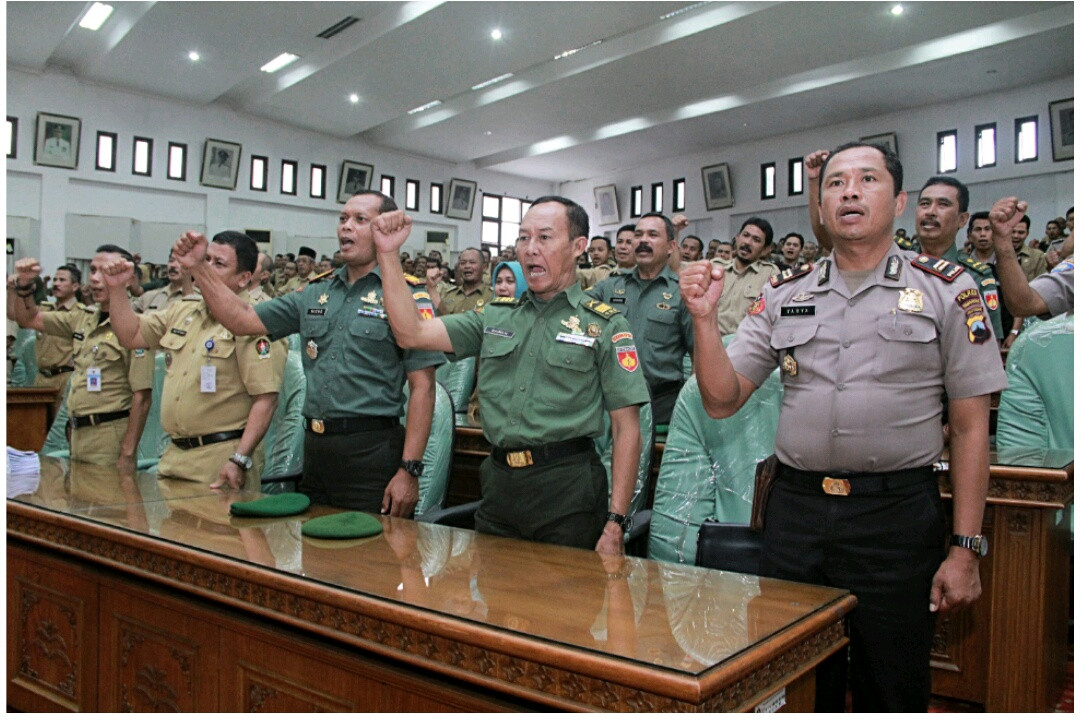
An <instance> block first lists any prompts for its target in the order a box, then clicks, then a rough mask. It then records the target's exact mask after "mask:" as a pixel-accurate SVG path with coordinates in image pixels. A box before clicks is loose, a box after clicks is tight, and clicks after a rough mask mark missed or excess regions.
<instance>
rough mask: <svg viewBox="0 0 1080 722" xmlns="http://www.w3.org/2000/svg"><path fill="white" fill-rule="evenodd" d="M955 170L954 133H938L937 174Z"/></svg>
mask: <svg viewBox="0 0 1080 722" xmlns="http://www.w3.org/2000/svg"><path fill="white" fill-rule="evenodd" d="M954 170H956V131H950V132H948V133H938V173H948V172H950V171H954Z"/></svg>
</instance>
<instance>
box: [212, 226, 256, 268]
mask: <svg viewBox="0 0 1080 722" xmlns="http://www.w3.org/2000/svg"><path fill="white" fill-rule="evenodd" d="M213 242H214V243H220V244H221V245H223V246H232V247H233V250H235V251H236V268H237V270H238V271H240V272H241V273H243V272H244V271H250V272H251V273H254V272H255V267H256V266H257V265H258V263H259V247H258V246H256V245H255V241H253V240H251V238H250V237H249V236H247V235H246V234H244V233H241V232H240V231H222V232H221V233H219V234H217V235H216V236H214V238H213Z"/></svg>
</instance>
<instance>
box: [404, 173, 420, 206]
mask: <svg viewBox="0 0 1080 722" xmlns="http://www.w3.org/2000/svg"><path fill="white" fill-rule="evenodd" d="M405 210H407V211H417V210H420V181H415V180H406V181H405Z"/></svg>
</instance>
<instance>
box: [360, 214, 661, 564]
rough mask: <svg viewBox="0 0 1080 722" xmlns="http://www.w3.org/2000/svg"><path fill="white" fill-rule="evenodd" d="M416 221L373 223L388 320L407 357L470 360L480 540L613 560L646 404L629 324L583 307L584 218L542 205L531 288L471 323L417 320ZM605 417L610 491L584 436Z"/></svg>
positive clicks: (532, 229) (602, 308) (523, 241)
mask: <svg viewBox="0 0 1080 722" xmlns="http://www.w3.org/2000/svg"><path fill="white" fill-rule="evenodd" d="M411 224H412V221H411V219H409V218H408V217H407V216H405V215H404V214H394V215H384V216H381V217H380V218H378V219H377V220H376V222H375V233H374V237H375V244H376V246H377V247H378V251H379V254H378V257H379V264H380V265H381V267H382V269H383V274H384V278H383V285H384V289H385V293H386V299H385V300H386V310H387V312H388V314H389V316H390V323H391V326H392V328H393V329H394V334H395V336H396V337H397V338H398V339H399V341H400V342H401V343H402V344H403V345H405V346H407V347H413V348H429V349H436V350H441V351H448V352H453V353H454V354H455V355H456V356H458V357H464V356H479V362H478V366H477V375H478V381H477V384H478V388H479V399H480V410H481V415H482V416H483V419H484V434H485V436H486V437H487V439H488V440H489V441H491V443H492V444H493V446H494V448H493V450H492V454H491V456H490V457H489V458H488V459H486V460H485V461H484V463H483V464H482V465H481V467H480V484H481V490H482V494H483V499H482V501H481V504H480V509H479V511H478V512H477V514H476V529H477V530H478V531H481V532H485V533H491V534H498V535H501V536H513V537H521V538H526V539H531V540H534V541H541V542H548V543H554V544H566V545H571V546H578V547H583V548H590V549H592V548H595V549H596V551H598V552H602V553H611V554H620V553H622V541H623V532H624V530H625V529H626V528H628V524H627V521H628V520H627V519H626V513H627V511H628V508H629V504H630V497H631V495H632V494H633V489H634V479H635V476H636V473H637V464H638V454H639V452H640V449H641V431H640V426H639V423H638V409H637V407H638V405H640V404H642V403H644V402H645V401H647V400H648V398H649V396H648V390H647V388H646V386H645V378H644V375H643V374H642V372H641V369H640V360H639V358H638V353H637V347H636V346H635V343H634V336H633V333H631V331H630V325H629V323H627V321H626V318H625V317H624V316H623V315H622V314H620V313H619V312H618V310H616V309H615V308H613V307H612V306H611V305H610V304H607V303H604V302H601V301H597V300H595V299H591V298H588V297H587V296H585V294H584V292H583V291H582V290H581V287H580V286H579V285H578V284H577V283H576V279H575V274H574V271H575V266H576V259H577V257H578V256H579V255H581V253H582V252H583V251H584V250H585V246H586V244H587V243H588V234H589V217H588V214H587V213H586V212H585V210H584V209H583V208H582V207H581V206H579V205H577V204H576V203H574V202H573V201H571V200H568V199H566V198H560V197H557V196H545V197H542V198H538V199H537V200H536V201H534V202H533V205H532V207H531V208H530V209H529V211H528V212H527V213H526V214H525V217H524V218H523V219H522V222H521V227H520V230H519V232H518V239H517V245H516V250H517V257H518V260H519V262H520V263H521V265H522V267H523V269H524V271H525V279H526V282H527V283H528V285H529V290H528V291H526V292H525V293H524V294H523V296H522V297H521V299H520V300H519V299H514V298H498V299H495V300H493V301H492V302H491V303H489V304H487V305H486V306H485V307H484V308H483V310H481V311H480V312H478V313H464V314H457V315H454V316H446V317H440V318H436V319H433V320H427V321H421V320H420V319H418V317H417V314H416V309H415V307H414V302H413V294H412V293H411V291H410V288H409V285H408V284H407V282H406V279H405V275H404V273H403V272H402V270H401V260H400V257H399V255H398V253H399V250H400V248H401V246H402V245H403V244H404V243H405V241H406V240H407V239H408V234H409V229H410V227H411ZM605 411H606V412H608V413H609V414H610V415H611V426H612V438H613V453H612V464H611V468H612V479H611V492H610V495H609V492H608V483H607V474H606V472H605V470H604V467H603V465H602V464H601V463H600V460H599V458H598V457H597V455H596V451H595V449H594V447H593V445H592V441H591V439H590V437H593V436H597V435H599V434H600V433H601V430H602V428H603V413H604V412H605Z"/></svg>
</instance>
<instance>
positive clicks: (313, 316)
mask: <svg viewBox="0 0 1080 722" xmlns="http://www.w3.org/2000/svg"><path fill="white" fill-rule="evenodd" d="M396 210H397V205H396V204H395V203H394V199H393V198H390V197H389V196H385V195H383V194H382V193H378V192H376V191H364V192H362V193H360V194H358V195H355V196H353V197H352V198H350V199H349V201H348V202H347V203H346V204H345V206H344V208H342V210H341V213H340V215H339V217H338V226H337V236H338V243H339V246H340V248H341V253H342V257H343V260H344V261H345V265H344V267H342V268H339V269H337V270H335V271H331V272H330V273H329V274H328V275H326V276H324V277H321V278H317V279H312V280H311V281H310V282H309V283H307V284H306V285H305V287H304V288H303V289H301V290H300V291H298V292H296V293H288V294H285V295H284V296H280V297H278V298H274V299H271V300H269V301H264V302H263V303H260V304H259V305H258V306H255V307H252V306H250V305H249V304H248V303H247V302H246V301H245V300H244V299H243V298H241V297H240V296H238V295H237V294H235V293H233V291H232V290H231V289H230V288H228V286H226V285H225V284H224V283H222V282H221V280H220V279H219V278H218V277H217V275H216V274H214V273H213V272H211V271H210V270H209V268H208V266H207V264H206V263H204V262H203V258H204V256H205V254H206V248H207V241H206V237H205V236H203V235H202V234H200V233H194V232H189V233H185V234H184V235H183V236H181V237H180V240H179V241H177V243H176V246H175V247H174V252H175V253H176V254H177V258H178V259H179V260H180V263H181V264H182V265H183V266H185V267H186V268H192V269H193V272H194V276H195V281H196V283H198V285H199V288H200V289H202V294H203V298H205V299H206V304H207V306H208V307H209V308H210V312H211V313H212V314H213V315H214V318H216V319H218V321H220V322H221V324H222V325H223V326H224V327H225V328H227V329H228V330H229V331H231V332H232V333H234V334H237V335H244V336H259V335H269V336H270V338H271V339H280V338H284V337H286V336H289V335H290V334H293V333H299V334H300V344H301V352H302V353H303V361H304V373H305V376H306V379H307V395H306V397H305V399H304V417H305V419H304V428H305V434H304V477H303V479H302V481H301V482H300V484H299V491H301V492H303V493H305V494H307V495H308V496H309V497H311V499H312V501H314V502H316V503H321V504H329V505H332V506H338V507H343V508H348V509H357V510H360V511H368V512H376V513H378V512H382V513H388V514H391V515H393V516H409V515H411V514H412V512H413V508H414V507H415V506H416V503H417V501H418V500H419V484H418V482H417V477H418V476H420V474H422V473H423V463H422V459H423V456H424V448H425V447H426V446H427V440H428V435H429V434H430V432H431V417H432V413H433V412H434V409H435V367H436V366H438V365H439V364H441V363H442V362H443V361H444V357H443V355H442V354H433V353H425V352H413V351H405V350H403V349H402V348H401V347H400V346H399V345H398V342H397V341H396V339H395V337H394V334H393V333H392V332H391V330H390V325H389V323H388V322H387V318H386V311H385V310H384V305H383V280H382V278H381V275H380V271H379V268H378V265H377V264H376V260H375V246H374V244H373V243H372V238H371V222H372V221H373V220H375V219H376V218H378V217H379V216H380V215H381V214H385V213H391V212H393V211H396ZM409 288H410V297H412V298H414V299H415V300H416V302H417V303H418V304H419V306H420V313H421V314H423V315H424V316H425V317H428V318H433V317H434V313H435V312H434V309H433V308H432V307H431V302H430V299H429V297H428V293H427V291H426V290H425V288H424V286H423V285H422V284H421V283H420V282H419V281H417V282H416V283H415V284H414V285H412V286H410V287H409ZM414 313H415V311H414ZM406 381H407V382H408V384H409V400H408V403H409V407H408V422H407V425H406V427H405V428H402V426H401V423H400V417H401V412H402V410H403V409H404V406H405V396H404V386H405V383H406Z"/></svg>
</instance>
